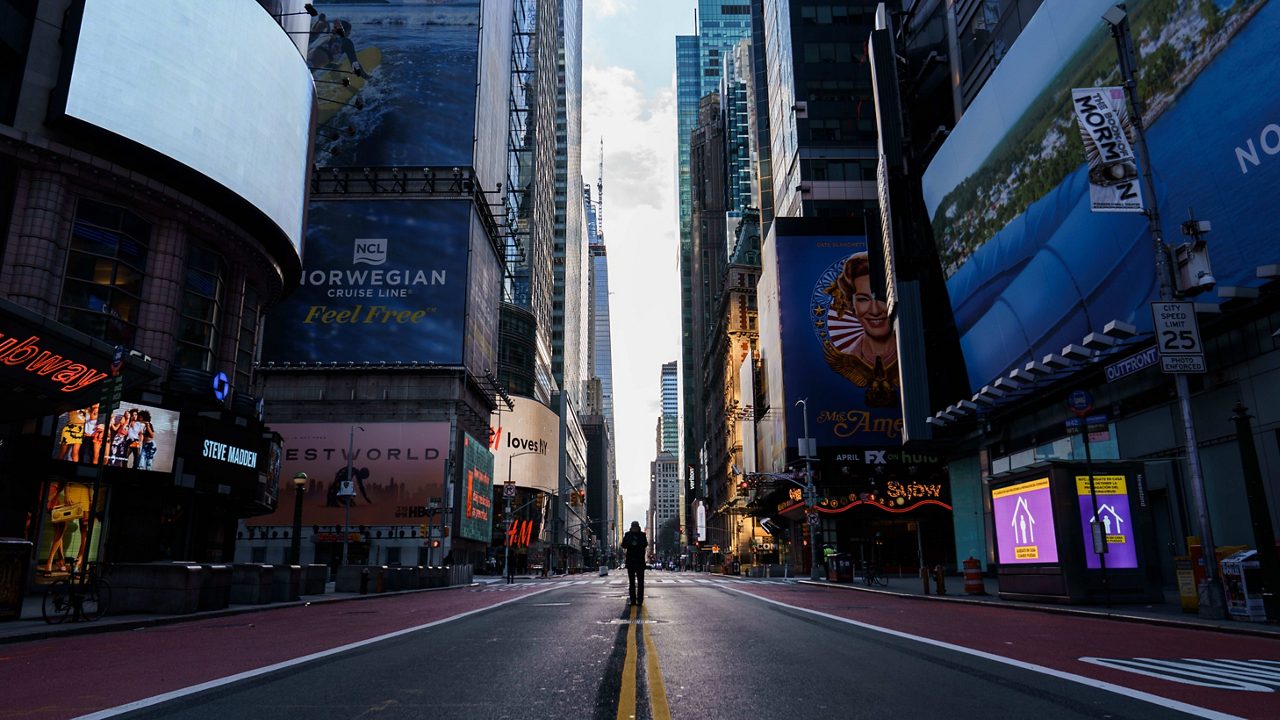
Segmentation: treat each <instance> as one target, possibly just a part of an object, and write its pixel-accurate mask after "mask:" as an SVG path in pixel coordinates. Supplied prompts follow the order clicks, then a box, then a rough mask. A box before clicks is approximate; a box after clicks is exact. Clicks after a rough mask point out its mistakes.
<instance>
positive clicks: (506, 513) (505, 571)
mask: <svg viewBox="0 0 1280 720" xmlns="http://www.w3.org/2000/svg"><path fill="white" fill-rule="evenodd" d="M535 452H538V451H537V450H525V451H524V452H518V453H513V454H511V455H508V456H507V481H506V483H503V484H504V485H507V484H514V483H515V478H513V477H511V461H512V460H515V459H516V458H517V457H519V456H521V455H531V454H533V453H535ZM502 495H503V499H504V500H506V507H505V508H504V509H503V511H502V517H503V518H505V519H506V522H504V523H503V525H505V526H506V531H507V532H506V534H505V535H504V536H503V540H502V576H503V577H504V578H506V579H507V583H510V582H511V495H508V494H507V492H506V490H503V492H502ZM525 505H528V503H525ZM521 507H523V506H521Z"/></svg>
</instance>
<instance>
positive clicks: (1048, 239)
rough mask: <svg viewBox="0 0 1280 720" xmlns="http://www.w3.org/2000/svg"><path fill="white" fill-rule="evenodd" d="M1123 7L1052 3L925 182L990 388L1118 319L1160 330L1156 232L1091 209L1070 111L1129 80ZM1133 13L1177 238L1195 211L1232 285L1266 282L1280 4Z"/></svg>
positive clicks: (974, 351)
mask: <svg viewBox="0 0 1280 720" xmlns="http://www.w3.org/2000/svg"><path fill="white" fill-rule="evenodd" d="M1114 4H1115V2H1114V0H1046V2H1045V3H1044V4H1043V5H1042V6H1041V8H1040V9H1039V10H1038V11H1037V12H1036V14H1035V16H1034V17H1033V18H1032V19H1031V22H1030V23H1029V24H1028V25H1027V27H1026V28H1025V29H1024V30H1023V32H1022V34H1021V35H1020V36H1019V37H1018V38H1017V40H1016V41H1015V42H1014V44H1013V46H1012V47H1011V48H1010V49H1009V52H1008V54H1007V55H1006V56H1005V57H1004V59H1003V60H1002V61H1001V62H1000V65H999V66H998V67H997V68H996V70H995V71H994V72H993V73H992V75H991V78H990V79H989V80H988V81H987V83H986V85H985V86H984V88H983V90H982V92H981V93H980V94H979V95H978V97H977V98H976V99H975V101H974V102H973V104H971V105H970V106H969V108H968V109H967V110H966V112H965V115H964V117H963V118H962V119H961V120H960V122H959V123H958V124H957V125H956V127H955V129H954V130H953V131H952V132H951V134H950V135H949V136H948V138H947V141H946V142H945V143H944V144H943V146H942V147H941V149H940V150H939V151H938V154H937V155H936V156H935V157H934V159H933V160H932V162H931V163H930V165H929V167H928V169H927V170H926V172H925V174H924V176H923V179H922V180H923V182H922V186H923V190H924V195H925V203H926V206H927V208H928V211H929V214H930V217H931V219H932V223H933V235H934V242H935V243H936V244H937V249H938V255H939V257H940V259H941V262H942V268H943V272H944V274H945V275H946V277H947V292H948V295H949V296H950V299H951V305H952V309H953V311H954V314H955V321H956V327H957V330H959V332H960V343H961V347H962V349H963V351H964V357H965V365H966V369H967V371H968V374H969V380H970V382H971V384H972V385H973V386H974V387H981V386H982V385H984V384H986V383H989V382H991V381H992V379H993V378H995V377H998V376H1000V375H1004V374H1006V373H1008V372H1009V371H1010V370H1011V369H1013V368H1015V367H1017V368H1021V367H1022V366H1023V365H1024V364H1025V363H1027V362H1028V361H1030V360H1037V361H1038V360H1040V359H1042V358H1043V357H1044V356H1045V355H1047V354H1049V353H1057V352H1060V351H1061V349H1062V348H1063V347H1064V346H1065V345H1067V344H1068V343H1073V342H1074V343H1078V342H1080V338H1082V337H1084V336H1085V335H1086V334H1087V333H1089V332H1094V331H1101V330H1102V329H1103V327H1104V326H1105V325H1106V323H1107V322H1109V321H1111V320H1121V321H1125V322H1128V323H1131V324H1133V325H1134V326H1136V327H1137V328H1138V330H1139V331H1140V332H1150V331H1151V329H1152V319H1151V312H1150V310H1149V309H1148V305H1147V303H1148V302H1149V301H1152V300H1154V299H1155V297H1156V295H1157V291H1158V288H1157V286H1156V281H1155V278H1156V273H1155V267H1154V257H1155V253H1154V252H1153V245H1152V240H1151V236H1150V234H1149V232H1148V230H1147V219H1146V217H1144V216H1143V215H1141V214H1138V213H1113V212H1092V211H1091V209H1090V201H1089V187H1090V182H1089V167H1088V164H1087V163H1086V162H1085V151H1084V145H1083V143H1082V142H1081V139H1080V133H1079V131H1078V129H1077V125H1076V119H1075V114H1074V111H1073V109H1072V107H1071V90H1072V88H1088V87H1094V86H1097V85H1099V84H1102V85H1109V84H1117V85H1118V84H1119V82H1118V74H1117V72H1116V69H1115V68H1116V62H1117V61H1116V49H1115V43H1114V41H1113V40H1112V38H1111V35H1110V33H1109V32H1108V31H1107V25H1106V23H1105V22H1103V21H1102V20H1101V16H1102V13H1103V12H1105V11H1107V10H1108V9H1110V8H1111V7H1112V6H1113V5H1114ZM1127 11H1128V14H1129V21H1130V24H1131V25H1132V28H1133V30H1132V34H1133V38H1134V44H1135V45H1137V46H1139V47H1140V48H1141V50H1140V55H1141V57H1140V60H1139V70H1140V71H1141V72H1140V75H1139V78H1138V85H1139V87H1140V88H1142V89H1143V91H1144V92H1145V93H1146V94H1147V97H1146V102H1147V112H1146V115H1145V117H1144V120H1145V122H1146V124H1147V126H1148V131H1147V144H1148V146H1149V147H1150V154H1151V155H1150V156H1151V164H1152V167H1153V168H1154V173H1155V189H1156V195H1157V197H1158V199H1159V204H1160V206H1161V209H1162V212H1161V216H1162V218H1163V224H1164V227H1163V230H1164V237H1165V239H1166V242H1176V243H1181V242H1182V240H1183V236H1182V233H1181V229H1180V227H1179V225H1180V223H1182V222H1183V221H1184V220H1186V219H1187V209H1188V208H1193V209H1194V212H1195V215H1196V217H1197V218H1198V219H1204V220H1209V221H1210V222H1211V223H1212V226H1213V229H1212V231H1211V232H1210V233H1209V235H1208V236H1207V240H1208V244H1209V253H1210V257H1211V260H1212V263H1213V276H1214V277H1215V278H1216V279H1217V284H1218V287H1219V288H1223V287H1228V286H1244V287H1256V286H1257V285H1259V284H1260V282H1261V281H1260V280H1259V278H1258V276H1257V268H1258V266H1260V265H1263V264H1267V263H1275V262H1278V261H1280V244H1277V243H1276V241H1275V226H1276V223H1277V220H1280V216H1278V214H1277V207H1278V206H1277V205H1276V202H1275V199H1276V197H1277V196H1280V157H1278V156H1277V153H1276V150H1277V146H1280V140H1278V136H1277V133H1276V130H1275V128H1276V125H1275V122H1276V119H1277V118H1280V93H1277V92H1275V78H1276V77H1277V76H1278V75H1280V53H1277V52H1276V51H1275V50H1276V43H1275V38H1276V37H1277V36H1280V3H1274V2H1270V3H1261V2H1249V3H1243V2H1230V1H1228V0H1213V1H1212V2H1188V3H1169V2H1157V1H1156V0H1131V1H1130V2H1128V3H1127ZM1102 79H1105V82H1100V80H1102ZM1146 194H1147V191H1146V190H1145V189H1144V190H1143V195H1144V196H1145V195H1146ZM1219 301H1220V298H1219V297H1218V296H1216V295H1215V293H1214V292H1208V293H1205V294H1204V295H1200V296H1198V297H1197V298H1196V302H1207V303H1216V302H1219Z"/></svg>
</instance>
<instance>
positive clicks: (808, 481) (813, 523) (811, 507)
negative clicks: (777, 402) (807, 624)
mask: <svg viewBox="0 0 1280 720" xmlns="http://www.w3.org/2000/svg"><path fill="white" fill-rule="evenodd" d="M796 404H797V405H799V406H800V407H801V411H800V412H801V416H802V417H803V418H804V437H802V438H800V442H799V443H797V445H798V447H799V450H800V456H801V457H802V458H804V506H805V512H804V518H805V522H807V523H808V524H809V579H810V580H818V579H819V575H818V522H817V520H818V511H817V510H816V507H817V505H818V489H817V488H815V487H814V486H813V454H814V451H815V450H816V449H817V448H815V447H814V442H813V438H811V437H809V399H808V398H805V399H803V400H797V401H796Z"/></svg>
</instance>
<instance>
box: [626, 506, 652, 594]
mask: <svg viewBox="0 0 1280 720" xmlns="http://www.w3.org/2000/svg"><path fill="white" fill-rule="evenodd" d="M648 546H649V541H648V540H647V539H645V536H644V531H643V530H641V529H640V523H639V522H637V521H635V520H633V521H631V529H630V530H628V531H627V534H626V535H623V536H622V552H623V553H624V554H625V555H626V561H627V588H628V595H629V596H630V597H631V604H632V605H643V604H644V556H645V548H646V547H648Z"/></svg>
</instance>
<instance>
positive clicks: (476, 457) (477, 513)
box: [458, 433, 493, 543]
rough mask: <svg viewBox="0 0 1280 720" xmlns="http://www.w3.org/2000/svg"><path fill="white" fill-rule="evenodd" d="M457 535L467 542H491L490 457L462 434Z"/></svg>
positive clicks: (491, 496) (491, 494)
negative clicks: (459, 514)
mask: <svg viewBox="0 0 1280 720" xmlns="http://www.w3.org/2000/svg"><path fill="white" fill-rule="evenodd" d="M458 534H459V535H461V536H462V537H464V538H467V539H469V540H479V541H480V542H485V543H487V542H489V541H490V540H492V539H493V453H491V452H489V449H488V448H487V447H485V445H484V443H482V442H480V441H478V440H476V439H475V438H473V437H471V436H470V435H468V434H466V433H463V434H462V522H461V524H460V525H459V526H458Z"/></svg>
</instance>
